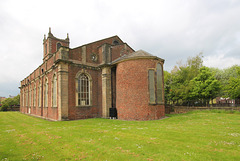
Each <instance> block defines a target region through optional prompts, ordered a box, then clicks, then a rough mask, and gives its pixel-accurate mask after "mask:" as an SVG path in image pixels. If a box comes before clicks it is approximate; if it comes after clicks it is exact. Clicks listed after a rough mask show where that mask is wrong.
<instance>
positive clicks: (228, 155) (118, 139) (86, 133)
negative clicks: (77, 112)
mask: <svg viewBox="0 0 240 161" xmlns="http://www.w3.org/2000/svg"><path fill="white" fill-rule="evenodd" d="M2 160H4V161H5V160H51V161H52V160H104V161H105V160H108V161H109V160H113V161H116V160H120V161H123V160H135V161H138V160H148V161H151V160H194V161H195V160H204V161H206V160H240V114H227V113H218V112H216V111H215V112H209V111H208V112H207V111H206V112H199V111H198V112H191V113H187V114H178V115H169V117H168V118H165V119H162V120H155V121H121V120H108V119H100V118H99V119H87V120H77V121H64V122H50V121H46V120H43V119H39V118H35V117H31V116H27V115H24V114H21V113H18V112H0V161H2Z"/></svg>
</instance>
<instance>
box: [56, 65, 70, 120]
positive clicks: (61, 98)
mask: <svg viewBox="0 0 240 161" xmlns="http://www.w3.org/2000/svg"><path fill="white" fill-rule="evenodd" d="M67 119H68V64H67V63H64V62H60V63H59V64H58V120H59V121H61V120H67Z"/></svg>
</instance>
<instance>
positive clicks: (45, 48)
mask: <svg viewBox="0 0 240 161" xmlns="http://www.w3.org/2000/svg"><path fill="white" fill-rule="evenodd" d="M45 55H47V43H46V44H45Z"/></svg>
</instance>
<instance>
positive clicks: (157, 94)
mask: <svg viewBox="0 0 240 161" xmlns="http://www.w3.org/2000/svg"><path fill="white" fill-rule="evenodd" d="M148 81H149V103H150V104H162V103H164V99H163V92H164V89H163V70H162V65H161V64H160V63H157V65H156V69H149V71H148Z"/></svg>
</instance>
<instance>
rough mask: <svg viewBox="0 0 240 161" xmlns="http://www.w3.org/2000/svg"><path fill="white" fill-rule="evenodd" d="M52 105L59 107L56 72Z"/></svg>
mask: <svg viewBox="0 0 240 161" xmlns="http://www.w3.org/2000/svg"><path fill="white" fill-rule="evenodd" d="M52 85H53V88H52V106H53V107H57V76H56V74H54V76H53V82H52Z"/></svg>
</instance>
